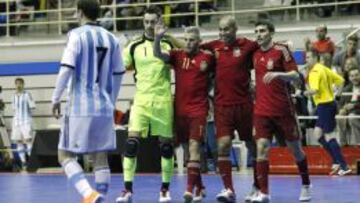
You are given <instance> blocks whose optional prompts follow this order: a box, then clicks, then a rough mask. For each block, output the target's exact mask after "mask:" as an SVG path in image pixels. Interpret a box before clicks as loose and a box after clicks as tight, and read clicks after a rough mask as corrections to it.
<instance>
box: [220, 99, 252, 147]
mask: <svg viewBox="0 0 360 203" xmlns="http://www.w3.org/2000/svg"><path fill="white" fill-rule="evenodd" d="M253 106H254V105H253V103H252V102H248V103H244V104H240V105H232V106H220V105H218V106H215V126H216V137H217V138H220V137H224V136H231V137H234V131H235V130H236V131H237V132H238V134H239V137H240V139H241V140H244V141H250V140H252V139H253V134H252V128H253Z"/></svg>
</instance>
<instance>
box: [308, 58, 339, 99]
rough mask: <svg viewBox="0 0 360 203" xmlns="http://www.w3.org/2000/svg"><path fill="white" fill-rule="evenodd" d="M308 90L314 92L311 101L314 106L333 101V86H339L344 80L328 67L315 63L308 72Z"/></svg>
mask: <svg viewBox="0 0 360 203" xmlns="http://www.w3.org/2000/svg"><path fill="white" fill-rule="evenodd" d="M308 83H309V88H310V89H311V90H316V91H317V93H316V94H315V95H313V100H314V102H315V104H316V105H318V104H322V103H328V102H332V101H334V99H335V97H334V91H333V85H334V84H335V85H336V86H341V85H342V84H343V83H344V78H342V77H341V76H340V75H339V74H337V73H335V72H333V71H332V70H330V69H329V68H328V67H326V66H324V65H322V64H320V63H317V64H315V65H314V67H313V68H312V69H311V70H310V72H309V77H308Z"/></svg>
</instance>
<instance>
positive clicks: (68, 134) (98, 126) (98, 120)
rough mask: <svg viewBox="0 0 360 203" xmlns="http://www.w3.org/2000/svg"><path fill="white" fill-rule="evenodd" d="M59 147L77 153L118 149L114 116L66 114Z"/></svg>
mask: <svg viewBox="0 0 360 203" xmlns="http://www.w3.org/2000/svg"><path fill="white" fill-rule="evenodd" d="M58 148H59V149H60V150H64V151H69V152H73V153H77V154H82V153H92V152H101V151H110V150H114V149H116V136H115V129H114V119H113V116H110V117H105V116H98V117H92V116H89V117H84V116H82V117H75V116H70V117H69V116H64V117H63V124H62V126H61V130H60V140H59V145H58Z"/></svg>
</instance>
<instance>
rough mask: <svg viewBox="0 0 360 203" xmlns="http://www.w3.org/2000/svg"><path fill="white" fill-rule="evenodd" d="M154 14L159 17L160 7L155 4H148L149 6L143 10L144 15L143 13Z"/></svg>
mask: <svg viewBox="0 0 360 203" xmlns="http://www.w3.org/2000/svg"><path fill="white" fill-rule="evenodd" d="M146 13H147V14H156V15H157V17H159V18H160V17H161V13H162V12H161V10H160V8H159V7H157V6H150V7H148V8H146V9H145V12H144V15H145V14H146Z"/></svg>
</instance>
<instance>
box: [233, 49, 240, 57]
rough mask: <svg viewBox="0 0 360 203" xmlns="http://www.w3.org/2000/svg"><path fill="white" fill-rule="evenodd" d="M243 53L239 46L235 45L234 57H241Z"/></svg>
mask: <svg viewBox="0 0 360 203" xmlns="http://www.w3.org/2000/svg"><path fill="white" fill-rule="evenodd" d="M240 55H241V51H240V48H239V47H235V48H234V50H233V56H234V57H239V56H240Z"/></svg>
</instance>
